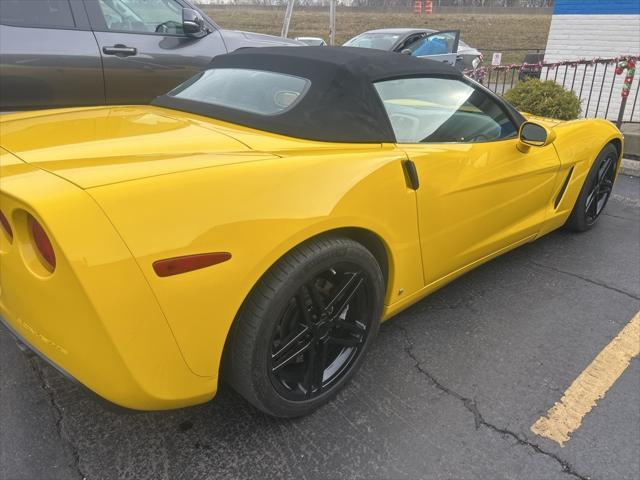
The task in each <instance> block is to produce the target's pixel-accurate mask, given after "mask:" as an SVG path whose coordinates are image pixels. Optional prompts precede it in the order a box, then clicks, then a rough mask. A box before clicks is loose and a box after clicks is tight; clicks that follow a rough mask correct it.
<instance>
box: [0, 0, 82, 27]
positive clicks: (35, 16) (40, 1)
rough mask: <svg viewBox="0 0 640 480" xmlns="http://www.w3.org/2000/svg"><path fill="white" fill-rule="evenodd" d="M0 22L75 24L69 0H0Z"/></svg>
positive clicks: (22, 24)
mask: <svg viewBox="0 0 640 480" xmlns="http://www.w3.org/2000/svg"><path fill="white" fill-rule="evenodd" d="M0 23H2V24H3V25H12V26H15V27H51V28H75V26H76V23H75V21H74V20H73V14H72V13H71V6H70V5H69V0H28V1H25V0H0Z"/></svg>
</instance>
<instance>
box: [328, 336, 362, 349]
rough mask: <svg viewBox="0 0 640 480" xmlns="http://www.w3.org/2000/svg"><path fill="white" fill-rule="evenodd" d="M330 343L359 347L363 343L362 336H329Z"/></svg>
mask: <svg viewBox="0 0 640 480" xmlns="http://www.w3.org/2000/svg"><path fill="white" fill-rule="evenodd" d="M328 341H329V343H331V344H333V345H339V346H341V347H357V346H358V345H360V344H361V343H362V337H360V338H354V337H351V338H337V337H329V339H328Z"/></svg>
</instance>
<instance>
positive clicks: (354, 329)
mask: <svg viewBox="0 0 640 480" xmlns="http://www.w3.org/2000/svg"><path fill="white" fill-rule="evenodd" d="M334 325H335V326H336V327H340V328H344V329H345V330H349V331H350V332H351V333H357V334H359V335H361V334H363V333H364V331H365V329H364V328H362V327H361V326H360V325H358V324H357V323H351V322H345V321H344V320H335V321H334Z"/></svg>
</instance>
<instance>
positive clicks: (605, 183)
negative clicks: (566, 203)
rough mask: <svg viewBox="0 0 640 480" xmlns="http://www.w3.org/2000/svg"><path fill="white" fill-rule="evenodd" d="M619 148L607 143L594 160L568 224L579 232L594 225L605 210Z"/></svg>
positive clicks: (614, 176) (614, 173) (613, 178)
mask: <svg viewBox="0 0 640 480" xmlns="http://www.w3.org/2000/svg"><path fill="white" fill-rule="evenodd" d="M618 157H619V155H618V150H617V149H616V147H615V146H613V145H612V144H611V143H609V144H607V145H606V146H605V147H604V148H603V149H602V151H601V152H600V153H599V154H598V157H597V158H596V159H595V161H594V162H593V165H592V166H591V169H590V170H589V173H588V174H587V178H586V179H585V181H584V184H583V185H582V189H581V190H580V194H579V195H578V198H577V199H576V203H575V205H574V207H573V210H572V211H571V215H570V216H569V218H568V220H567V223H566V226H567V227H568V228H570V229H571V230H575V231H577V232H584V231H586V230H589V229H590V228H591V227H593V226H594V225H595V223H596V221H597V220H598V218H599V217H600V214H601V213H602V211H603V210H604V207H605V205H606V204H607V201H608V200H609V197H611V192H612V191H613V184H614V182H615V179H616V168H617V166H618Z"/></svg>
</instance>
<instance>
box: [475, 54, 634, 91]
mask: <svg viewBox="0 0 640 480" xmlns="http://www.w3.org/2000/svg"><path fill="white" fill-rule="evenodd" d="M637 61H638V58H637V57H630V56H625V57H616V58H592V59H585V58H582V59H580V60H562V61H560V62H553V63H544V62H538V63H521V64H517V63H512V64H510V65H492V66H489V67H484V66H481V67H478V68H475V69H469V70H465V71H464V72H463V73H464V74H465V75H467V76H469V77H471V78H473V79H474V80H477V81H479V82H483V80H484V79H485V77H486V76H487V74H488V75H489V76H490V75H491V74H492V73H493V72H505V74H506V72H508V71H512V70H518V72H522V71H523V70H528V71H535V70H539V71H540V72H542V69H543V68H547V69H549V70H553V69H556V68H559V67H567V68H569V67H570V66H575V67H576V69H577V68H578V65H586V66H593V65H597V64H612V63H613V64H615V65H616V70H615V74H616V75H622V74H623V73H624V71H625V70H626V71H627V75H626V76H625V78H624V84H623V85H622V92H621V95H622V97H624V98H626V97H628V96H629V92H630V91H631V84H632V83H633V77H634V76H635V73H636V63H637ZM605 71H606V70H605Z"/></svg>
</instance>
